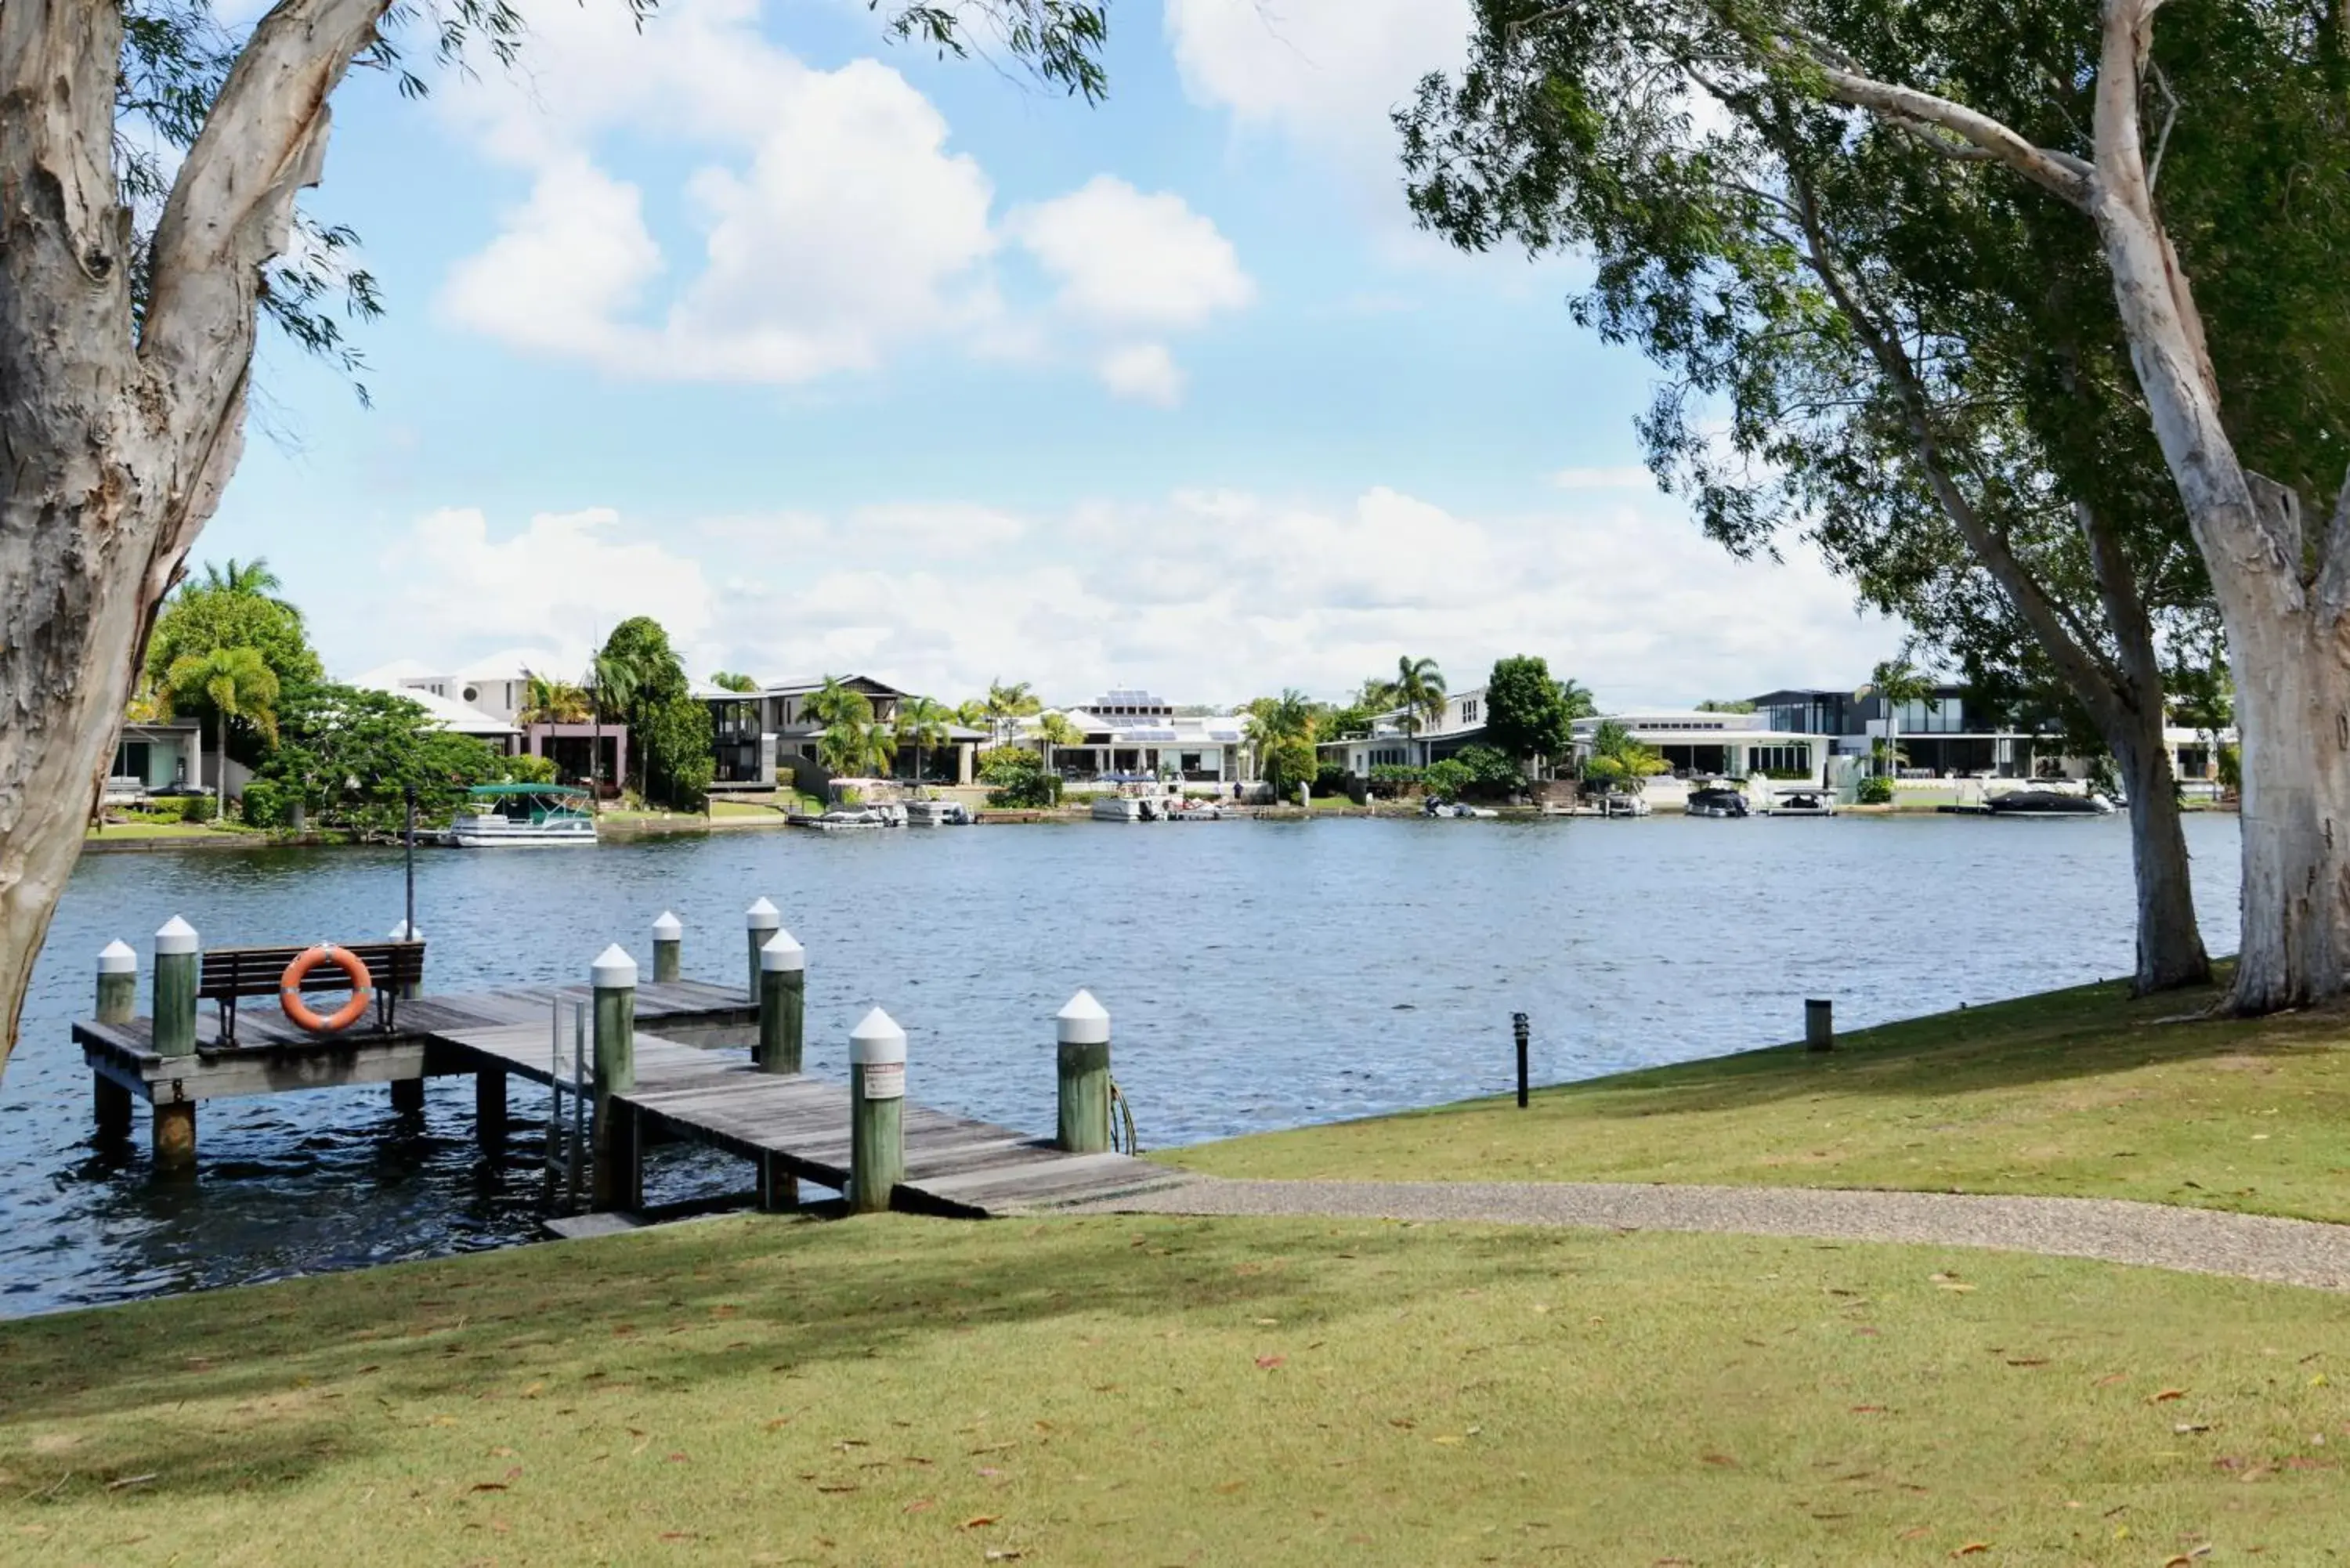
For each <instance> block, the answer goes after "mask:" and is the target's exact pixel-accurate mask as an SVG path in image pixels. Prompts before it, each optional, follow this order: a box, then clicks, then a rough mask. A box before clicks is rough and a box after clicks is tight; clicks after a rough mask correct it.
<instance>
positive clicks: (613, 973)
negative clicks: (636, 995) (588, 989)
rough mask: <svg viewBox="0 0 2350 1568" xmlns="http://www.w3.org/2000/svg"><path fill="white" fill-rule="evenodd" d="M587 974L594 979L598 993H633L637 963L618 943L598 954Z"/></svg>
mask: <svg viewBox="0 0 2350 1568" xmlns="http://www.w3.org/2000/svg"><path fill="white" fill-rule="evenodd" d="M587 972H588V974H589V975H591V976H592V977H594V980H595V983H596V989H597V990H598V991H634V990H635V989H636V987H637V961H636V960H634V959H632V958H630V957H629V950H628V949H626V948H624V947H622V946H621V945H620V944H619V943H618V942H614V943H613V944H612V945H611V946H610V947H608V948H606V949H605V950H603V951H602V952H600V953H598V954H597V955H596V961H595V962H594V963H593V964H591V965H589V966H588V970H587Z"/></svg>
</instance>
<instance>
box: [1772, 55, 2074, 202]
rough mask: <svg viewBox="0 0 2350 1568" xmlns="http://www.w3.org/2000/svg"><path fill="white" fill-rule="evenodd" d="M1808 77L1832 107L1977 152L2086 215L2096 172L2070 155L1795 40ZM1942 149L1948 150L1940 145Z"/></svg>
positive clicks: (1966, 108)
mask: <svg viewBox="0 0 2350 1568" xmlns="http://www.w3.org/2000/svg"><path fill="white" fill-rule="evenodd" d="M1791 47H1793V48H1794V49H1795V50H1796V51H1797V52H1798V53H1799V54H1800V55H1801V57H1802V58H1803V60H1804V64H1805V65H1806V66H1807V67H1809V69H1810V72H1811V74H1812V75H1813V77H1814V78H1815V79H1816V80H1817V81H1818V82H1819V83H1820V84H1821V85H1823V86H1824V87H1825V88H1826V96H1827V97H1828V99H1830V100H1832V101H1834V102H1836V103H1844V104H1850V105H1851V106H1853V107H1854V108H1856V109H1866V110H1868V111H1869V112H1870V113H1871V114H1874V115H1876V116H1877V118H1878V119H1882V120H1884V121H1885V122H1886V123H1887V124H1889V125H1893V126H1897V127H1898V128H1900V129H1902V130H1908V131H1909V132H1910V133H1912V134H1913V135H1917V136H1918V137H1919V139H1920V140H1925V141H1927V142H1928V143H1929V144H1934V143H1938V142H1940V140H1941V138H1940V137H1937V136H1934V135H1932V134H1930V133H1929V132H1928V131H1926V130H1923V129H1921V128H1931V130H1932V131H1939V132H1940V133H1942V135H1943V136H1947V137H1951V138H1955V139H1956V140H1957V141H1958V142H1959V143H1960V145H1962V146H1964V147H1968V148H1972V149H1974V150H1976V151H1977V152H1979V153H1980V155H1981V161H1991V162H1997V163H2002V164H2004V165H2006V166H2007V167H2008V168H2010V169H2012V170H2014V171H2016V172H2017V173H2019V174H2021V175H2022V176H2023V177H2024V178H2025V179H2027V180H2029V181H2031V182H2033V184H2035V185H2038V186H2041V187H2042V188H2043V189H2044V190H2047V191H2050V192H2054V194H2055V195H2057V196H2059V197H2061V198H2062V199H2064V201H2066V202H2070V203H2072V204H2073V205H2074V206H2075V207H2079V208H2082V209H2084V210H2086V208H2087V207H2088V204H2089V196H2090V189H2091V186H2092V183H2093V182H2094V179H2095V170H2094V169H2093V168H2092V167H2091V166H2090V165H2089V164H2088V163H2086V162H2085V161H2082V160H2081V159H2078V158H2075V157H2074V156H2073V155H2072V154H2071V153H2069V152H2059V151H2056V150H2055V149H2054V148H2048V147H2042V146H2040V145H2039V144H2037V143H2036V142H2033V141H2032V140H2030V139H2028V138H2026V137H2024V136H2022V135H2019V134H2018V133H2017V132H2015V131H2013V130H2010V129H2009V128H2008V127H2007V126H2005V125H2002V123H2001V122H2000V121H1998V120H1996V119H1992V118H1991V116H1989V115H1987V114H1984V113H1982V112H1981V111H1980V110H1977V109H1969V108H1968V107H1967V106H1966V105H1964V104H1962V103H1957V102H1953V101H1952V100H1951V99H1946V98H1938V97H1936V96H1935V95H1934V94H1932V93H1929V92H1921V91H1919V90H1918V88H1910V87H1903V86H1900V85H1899V84H1898V83H1895V82H1885V81H1879V80H1877V78H1874V77H1867V76H1863V75H1861V74H1860V73H1859V72H1858V71H1855V70H1851V69H1848V68H1846V67H1844V66H1841V65H1837V64H1834V63H1831V62H1830V61H1829V60H1827V59H1825V58H1824V57H1822V56H1821V54H1820V53H1819V51H1818V50H1817V49H1815V48H1814V47H1812V46H1810V45H1808V44H1806V43H1804V42H1802V41H1801V40H1796V41H1794V43H1793V45H1792V46H1791ZM1945 145H1947V144H1945Z"/></svg>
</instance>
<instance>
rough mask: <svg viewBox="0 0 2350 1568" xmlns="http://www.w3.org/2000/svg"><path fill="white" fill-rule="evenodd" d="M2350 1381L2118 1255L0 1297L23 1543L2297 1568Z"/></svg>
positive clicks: (1051, 1256) (647, 1557)
mask: <svg viewBox="0 0 2350 1568" xmlns="http://www.w3.org/2000/svg"><path fill="white" fill-rule="evenodd" d="M2345 1379H2350V1323H2345V1319H2344V1317H2343V1314H2342V1313H2341V1310H2340V1303H2339V1302H2338V1301H2336V1300H2334V1298H2331V1297H2329V1296H2326V1295H2324V1294H2321V1293H2316V1292H2307V1291H2296V1290H2292V1289H2289V1288H2285V1287H2279V1286H2264V1285H2254V1284H2250V1283H2243V1282H2232V1281H2225V1280H2216V1279H2206V1278H2199V1277H2192V1276H2185V1275H2171V1274H2161V1273H2155V1272H2141V1271H2132V1270H2126V1269H2119V1268H2114V1267H2110V1266H2106V1265H2099V1264H2091V1263H2079V1262H2059V1261H2047V1260H2040V1259H2029V1258H2019V1257H2011V1256H2005V1255H1997V1254H1984V1253H1969V1252H1957V1253H1946V1252H1940V1251H1933V1250H1929V1249H1920V1248H1909V1247H1837V1246H1827V1245H1821V1244H1816V1243H1807V1242H1794V1241H1765V1240H1759V1239H1746V1238H1735V1237H1704V1236H1666V1235H1650V1234H1633V1235H1615V1234H1610V1233H1594V1232H1569V1231H1514V1232H1512V1231H1496V1230H1489V1229H1482V1228H1475V1227H1412V1226H1404V1225H1391V1224H1367V1223H1362V1222H1348V1223H1326V1222H1305V1221H1295V1220H1289V1221H1243V1220H1215V1221H1202V1220H1161V1219H1153V1220H1057V1221H1053V1222H1049V1223H1041V1224H1023V1223H1016V1222H996V1223H989V1224H968V1223H963V1224H957V1223H952V1222H946V1221H935V1220H912V1219H906V1218H889V1219H883V1220H855V1221H848V1222H840V1223H825V1222H816V1221H806V1220H762V1219H740V1220H726V1221H719V1222H712V1223H706V1224H698V1225H689V1226H679V1227H673V1228H669V1229H665V1230H657V1231H642V1232H637V1233H635V1234H631V1235H627V1236H622V1237H619V1238H614V1239H611V1240H608V1241H595V1242H582V1243H573V1244H566V1245H561V1246H548V1247H536V1248H525V1249H517V1250H514V1251H504V1252H498V1253H489V1254H481V1255H476V1256H473V1257H469V1258H463V1259H458V1260H451V1261H447V1262H435V1263H428V1264H417V1265H403V1266H400V1267H396V1268H386V1269H378V1270H370V1271H368V1272H363V1273H355V1274H346V1275H340V1276H330V1277H325V1278H318V1279H310V1280H303V1281H296V1282H288V1283H285V1284H278V1285H270V1286H265V1287H258V1288H252V1289H245V1290H238V1291H229V1292H222V1293H213V1294H206V1295H196V1296H190V1297H182V1298H180V1299H176V1300H169V1301H162V1302H154V1303H141V1304H138V1305H133V1306H129V1307H122V1308H115V1309H109V1310H106V1311H102V1312H94V1313H83V1314H68V1315H61V1316H57V1317H51V1318H41V1319H33V1320H28V1321H20V1322H17V1323H14V1324H5V1325H0V1558H5V1559H6V1560H8V1561H12V1562H22V1563H57V1564H75V1563H99V1562H103V1563H109V1564H123V1563H161V1562H167V1561H170V1562H178V1563H236V1564H239V1565H245V1564H271V1563H288V1564H307V1563H334V1562H364V1563H371V1564H372V1563H387V1564H395V1565H397V1564H411V1563H415V1564H423V1563H433V1564H439V1563H491V1562H495V1563H581V1562H607V1563H672V1562H674V1563H984V1562H989V1561H1012V1560H1019V1559H1024V1560H1025V1561H1028V1562H1032V1563H1121V1564H1123V1563H1139V1564H1160V1563H1210V1564H1214V1563H1334V1562H1335V1563H1395V1564H1423V1563H1475V1562H1505V1563H1554V1562H1555V1563H1601V1562H1605V1563H1658V1562H1666V1563H1690V1564H1698V1563H1725V1564H1727V1563H1741V1564H1743V1563H1792V1562H1805V1563H1828V1562H1834V1563H1864V1562H1865V1563H1888V1564H1899V1563H1920V1564H1923V1563H1943V1562H1946V1561H1948V1560H1950V1558H1951V1557H1953V1556H1956V1555H1959V1554H1961V1553H1965V1554H1967V1555H1969V1556H1973V1555H1978V1554H1979V1555H1981V1557H1982V1559H1983V1560H1984V1561H1986V1562H1991V1563H2067V1564H2079V1563H2116V1564H2133V1565H2136V1564H2148V1565H2151V1564H2155V1563H2163V1562H2165V1561H2166V1560H2167V1559H2173V1558H2174V1557H2176V1556H2177V1555H2178V1554H2185V1553H2191V1552H2196V1551H2197V1549H2198V1548H2199V1547H2203V1546H2206V1545H2209V1546H2210V1547H2212V1548H2213V1549H2214V1551H2215V1552H2217V1553H2218V1554H2219V1556H2220V1560H2222V1561H2234V1560H2236V1558H2235V1554H2237V1553H2240V1552H2252V1551H2256V1550H2264V1551H2267V1552H2274V1553H2275V1554H2276V1555H2275V1556H2273V1557H2272V1558H2270V1559H2268V1560H2270V1561H2279V1562H2305V1561H2310V1560H2312V1556H2313V1555H2314V1552H2316V1551H2317V1550H2318V1549H2319V1548H2320V1547H2321V1545H2323V1544H2327V1543H2332V1544H2338V1543H2339V1542H2340V1539H2341V1535H2340V1530H2341V1511H2340V1502H2341V1486H2342V1477H2341V1475H2340V1473H2339V1463H2340V1461H2339V1459H2338V1457H2337V1456H2339V1455H2340V1454H2341V1452H2342V1449H2343V1447H2344V1445H2345V1444H2350V1402H2345V1394H2344V1388H2345ZM1978 1543H1981V1545H1982V1546H1983V1547H1984V1548H1986V1550H1983V1551H1981V1552H1980V1553H1978V1552H1973V1551H1971V1550H1970V1548H1973V1547H1975V1546H1977V1544H1978ZM2194 1561H2196V1562H2200V1561H2202V1559H2201V1558H2200V1557H2197V1558H2195V1559H2194Z"/></svg>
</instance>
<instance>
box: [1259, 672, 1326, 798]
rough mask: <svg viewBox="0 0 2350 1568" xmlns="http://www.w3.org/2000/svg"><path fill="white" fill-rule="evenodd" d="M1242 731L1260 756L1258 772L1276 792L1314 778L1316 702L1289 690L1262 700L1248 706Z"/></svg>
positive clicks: (1300, 693) (1297, 691)
mask: <svg viewBox="0 0 2350 1568" xmlns="http://www.w3.org/2000/svg"><path fill="white" fill-rule="evenodd" d="M1247 711H1248V722H1247V724H1246V725H1245V726H1243V734H1244V735H1245V736H1246V737H1247V739H1248V743H1249V746H1250V748H1251V749H1252V750H1253V751H1254V752H1255V753H1256V756H1257V771H1258V772H1259V773H1260V774H1263V776H1264V777H1265V779H1266V781H1267V782H1268V783H1270V784H1273V786H1274V790H1275V791H1276V792H1277V793H1285V792H1286V790H1287V789H1288V786H1290V785H1291V784H1296V783H1298V782H1299V781H1300V780H1301V779H1307V778H1311V777H1312V776H1313V772H1314V717H1315V711H1314V700H1313V699H1312V698H1310V697H1308V696H1306V695H1305V692H1303V691H1299V690H1297V688H1296V687H1295V686H1292V687H1288V688H1286V689H1285V690H1284V691H1283V692H1282V693H1281V695H1280V696H1278V697H1260V698H1258V699H1257V700H1256V701H1253V702H1251V703H1250V704H1249V705H1248V710H1247Z"/></svg>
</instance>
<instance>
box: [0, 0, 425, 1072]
mask: <svg viewBox="0 0 2350 1568" xmlns="http://www.w3.org/2000/svg"><path fill="white" fill-rule="evenodd" d="M382 12H383V5H382V3H381V0H282V3H281V4H279V5H276V7H275V8H274V9H273V10H271V11H270V12H269V14H268V15H267V16H264V17H263V18H262V19H261V21H260V22H259V23H257V24H256V25H255V27H254V30H253V33H252V35H251V36H250V37H249V38H248V39H247V41H246V43H245V46H244V50H243V51H242V53H241V54H240V55H239V56H238V57H237V61H236V64H235V65H234V67H233V68H232V69H231V71H230V72H229V75H228V78H227V79H226V81H225V82H224V85H223V87H222V88H221V91H220V95H219V97H218V98H217V99H215V100H214V102H213V106H212V109H211V112H210V113H209V115H208V116H207V117H206V119H205V122H204V128H203V132H202V133H201V134H200V135H199V136H198V137H197V139H196V140H195V143H194V145H192V147H191V148H190V149H189V150H188V154H187V157H186V158H185V159H184V160H183V161H182V163H181V166H180V171H179V174H178V176H177V178H176V179H175V181H174V182H173V184H172V192H171V195H170V197H169V199H168V200H167V201H166V202H165V203H164V207H163V212H162V215H161V219H160V221H159V222H158V223H157V224H156V228H155V232H154V234H153V235H152V238H151V244H149V246H148V251H147V254H148V255H149V257H150V263H149V272H148V278H147V282H148V287H147V294H146V309H145V312H144V317H143V320H142V321H141V322H140V324H139V325H137V326H136V327H134V324H133V321H132V313H131V281H132V279H131V274H132V268H133V266H134V265H135V254H134V253H135V245H134V239H133V234H132V228H131V214H130V212H129V210H128V209H127V208H126V207H125V206H124V205H123V203H122V201H121V199H120V192H119V191H118V189H117V186H116V182H115V175H114V134H115V87H116V81H117V78H118V76H119V73H120V69H121V58H122V17H121V14H120V10H119V9H118V8H117V7H116V5H112V4H109V3H108V0H5V4H0V456H5V460H6V461H5V469H0V607H5V615H6V619H5V626H0V1066H5V1062H6V1056H7V1054H8V1053H9V1052H12V1051H13V1050H14V1049H15V1047H16V1030H17V1024H18V1021H19V1018H20V1017H21V1014H22V1012H23V1007H24V1000H25V991H26V985H27V983H28V981H29V980H30V977H31V974H32V968H33V962H34V960H35V959H36V956H37V955H38V954H39V952H40V949H41V942H42V940H43V939H44V938H45V937H46V936H47V932H48V925H49V917H50V914H51V912H52V911H53V910H54V909H56V907H57V897H58V895H59V893H60V892H62V891H63V889H64V888H65V884H66V879H67V878H68V877H69V876H71V875H72V872H73V867H74V861H75V860H76V858H77V857H78V856H79V854H80V851H81V840H82V829H83V826H84V825H85V824H86V823H87V822H88V819H89V815H90V812H91V809H92V807H93V806H94V805H95V804H96V802H97V799H98V793H99V789H100V787H101V786H102V782H103V779H104V776H105V772H106V768H107V763H108V760H109V757H110V756H111V755H112V753H113V750H114V744H115V739H116V736H117V734H118V733H119V732H120V727H121V719H122V711H123V705H124V702H125V701H126V700H127V699H128V698H129V696H130V681H131V676H132V672H133V671H134V670H136V668H137V666H138V661H139V657H140V652H141V651H142V649H143V645H144V643H145V640H146V637H147V633H148V630H149V628H151V626H152V624H153V619H154V614H155V609H156V607H157V606H158V605H159V604H160V603H161V599H162V597H163V594H164V592H165V591H166V590H167V589H168V588H169V587H171V585H172V581H173V580H174V579H175V578H176V577H177V576H178V574H179V571H180V567H181V564H182V561H184V560H185V559H186V556H187V553H188V548H189V546H190V545H192V544H193V543H194V541H195V536H196V533H197V531H198V530H199V529H200V528H202V527H203V524H204V522H205V520H206V519H207V518H209V517H210V516H211V515H212V514H213V508H214V507H215V506H216V505H217V504H219V500H220V493H221V489H222V487H223V486H224V484H225V483H227V481H228V476H229V474H230V473H231V472H234V469H235V466H236V461H237V458H238V455H239V454H240V452H242V450H243V444H244V434H243V432H244V400H245V378H246V375H247V371H248V369H249V367H250V365H251V362H252V356H253V344H254V337H255V310H256V305H257V301H258V298H259V294H260V287H261V268H262V266H263V265H264V264H265V263H266V262H268V261H269V260H270V259H271V258H272V257H274V256H276V255H277V254H280V253H281V252H282V251H283V250H284V249H285V247H286V241H287V236H288V233H289V230H290V227H291V224H292V220H293V213H294V198H295V194H296V192H297V191H298V190H299V189H300V188H302V187H303V186H306V185H308V184H311V183H314V182H316V180H317V174H318V169H319V164H320V161H321V160H322V159H323V158H324V156H325V153H326V144H327V131H328V114H327V98H328V94H329V93H330V92H332V91H333V89H334V87H335V84H336V83H337V82H338V81H339V80H340V79H341V78H342V75H343V72H344V70H345V69H346V68H347V67H348V66H349V63H350V60H351V57H353V56H354V55H355V54H357V53H358V52H359V50H360V49H361V48H363V47H366V46H367V45H368V43H369V41H370V40H372V39H373V37H374V36H375V24H376V21H377V19H378V17H380V16H381V15H382Z"/></svg>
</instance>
